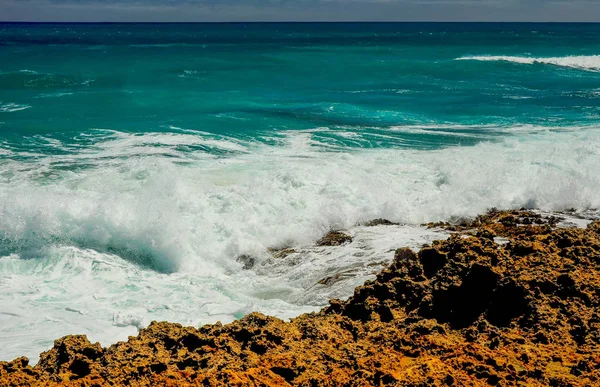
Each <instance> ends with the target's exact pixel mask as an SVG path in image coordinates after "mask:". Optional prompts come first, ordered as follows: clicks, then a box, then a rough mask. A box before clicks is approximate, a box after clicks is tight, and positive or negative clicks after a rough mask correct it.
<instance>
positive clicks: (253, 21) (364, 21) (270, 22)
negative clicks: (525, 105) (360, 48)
mask: <svg viewBox="0 0 600 387" xmlns="http://www.w3.org/2000/svg"><path fill="white" fill-rule="evenodd" d="M283 23H286V24H350V23H353V24H378V23H387V24H425V23H427V24H434V23H435V24H460V23H463V24H600V21H539V20H538V21H477V20H464V21H461V20H439V21H436V20H405V21H398V20H396V21H393V20H377V21H374V20H345V21H342V20H325V21H317V20H315V21H312V20H304V21H301V20H280V21H273V20H265V21H260V20H251V21H239V20H238V21H31V20H26V21H23V20H0V24H283Z"/></svg>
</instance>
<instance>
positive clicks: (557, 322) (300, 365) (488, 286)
mask: <svg viewBox="0 0 600 387" xmlns="http://www.w3.org/2000/svg"><path fill="white" fill-rule="evenodd" d="M558 222H559V219H557V218H555V217H553V216H549V215H545V214H540V213H538V212H531V211H491V212H489V213H488V214H485V215H482V216H479V217H477V218H476V219H474V220H470V221H463V222H459V224H447V223H437V224H430V227H441V228H444V229H446V230H447V231H450V232H452V235H451V236H450V238H449V239H448V240H441V241H436V242H434V243H433V244H432V245H431V246H426V247H424V248H423V249H421V250H420V251H419V252H418V253H416V254H415V253H414V252H413V251H411V250H410V249H407V248H400V249H399V250H397V251H396V252H395V254H394V259H393V261H392V263H391V265H390V266H389V268H387V269H385V270H383V271H382V272H381V273H380V274H379V275H378V276H377V279H376V280H374V281H367V282H366V283H365V284H364V285H363V286H360V287H358V288H356V290H355V292H354V296H353V297H351V298H350V299H349V300H348V301H339V300H332V301H331V302H330V305H329V306H328V307H326V308H324V309H323V310H322V311H320V312H318V313H310V314H304V315H301V316H299V317H297V318H294V319H292V320H291V321H290V322H284V321H283V320H280V319H277V318H274V317H267V316H265V315H262V314H258V313H252V314H250V315H248V316H246V317H244V318H243V319H241V320H239V321H235V322H233V323H231V324H227V325H221V324H214V325H206V326H203V327H201V328H198V329H196V328H193V327H183V326H181V325H179V324H173V323H168V322H160V323H159V322H153V323H152V324H151V325H150V326H149V327H148V328H146V329H142V330H141V331H140V333H139V335H138V336H136V337H130V338H129V340H128V341H127V342H120V343H117V344H115V345H112V346H110V347H108V348H102V347H101V346H100V344H98V343H96V344H91V343H90V342H89V341H88V340H87V338H86V337H85V336H67V337H64V338H62V339H59V340H56V341H55V345H54V348H52V349H51V350H49V351H47V352H45V353H43V354H42V355H41V357H40V361H39V363H38V364H37V365H36V366H35V367H31V366H29V365H28V361H27V359H25V358H18V359H16V360H14V361H12V362H0V385H2V386H4V385H6V386H30V385H49V386H51V385H70V386H93V385H108V384H110V385H131V386H150V385H173V386H175V385H177V386H186V385H214V386H218V385H239V386H244V385H267V386H269V385H272V386H285V385H302V386H340V385H341V386H344V385H346V386H355V385H401V386H422V385H427V386H443V385H457V386H461V385H473V386H475V385H552V386H586V385H589V386H591V385H594V384H596V383H600V356H599V355H598V353H600V333H599V332H600V315H599V310H600V309H599V308H600V221H595V222H592V223H590V224H589V225H587V227H585V228H581V227H580V228H561V227H557V223H558ZM380 223H381V222H380ZM381 224H383V225H385V223H381ZM580 226H581V225H580ZM340 238H341V239H340ZM326 239H327V238H324V239H322V240H321V242H322V243H324V242H323V241H326ZM330 240H333V241H334V242H335V243H337V242H339V241H340V240H341V242H339V243H344V238H343V237H340V235H337V236H335V238H333V239H331V238H330ZM399 247H400V246H399Z"/></svg>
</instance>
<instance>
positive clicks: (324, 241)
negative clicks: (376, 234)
mask: <svg viewBox="0 0 600 387" xmlns="http://www.w3.org/2000/svg"><path fill="white" fill-rule="evenodd" d="M351 242H352V237H351V236H350V235H348V234H345V233H343V232H341V231H332V232H330V233H328V234H327V235H325V236H324V237H323V238H321V239H319V240H318V241H317V246H342V245H345V244H348V243H351Z"/></svg>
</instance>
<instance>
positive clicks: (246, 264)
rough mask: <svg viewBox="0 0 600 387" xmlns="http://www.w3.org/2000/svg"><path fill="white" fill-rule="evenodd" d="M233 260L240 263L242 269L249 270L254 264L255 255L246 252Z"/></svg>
mask: <svg viewBox="0 0 600 387" xmlns="http://www.w3.org/2000/svg"><path fill="white" fill-rule="evenodd" d="M235 261H236V262H239V263H241V264H242V268H243V269H244V270H251V269H252V268H254V265H256V257H253V256H252V255H248V254H242V255H239V256H238V257H237V258H236V260H235Z"/></svg>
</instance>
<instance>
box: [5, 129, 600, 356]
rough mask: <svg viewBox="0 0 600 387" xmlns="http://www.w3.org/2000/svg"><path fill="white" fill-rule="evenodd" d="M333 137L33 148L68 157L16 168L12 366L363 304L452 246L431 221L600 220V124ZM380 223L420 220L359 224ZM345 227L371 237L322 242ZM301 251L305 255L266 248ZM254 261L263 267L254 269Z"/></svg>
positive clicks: (106, 135) (24, 160)
mask: <svg viewBox="0 0 600 387" xmlns="http://www.w3.org/2000/svg"><path fill="white" fill-rule="evenodd" d="M444 130H449V129H448V128H446V129H444ZM321 132H322V131H318V130H316V131H306V132H286V133H285V134H284V135H283V137H281V138H279V143H278V145H277V146H272V145H265V144H262V143H253V142H244V141H241V140H237V139H232V138H227V137H223V136H214V135H209V134H207V133H202V132H193V131H186V132H184V133H150V134H144V135H136V134H127V133H120V132H114V131H97V132H95V133H94V134H93V135H90V134H88V135H87V136H82V139H81V141H83V142H82V145H80V146H78V145H77V144H64V143H62V142H61V141H58V140H56V139H47V138H43V137H38V138H33V139H32V140H31V141H34V142H35V143H36V146H39V147H42V146H46V147H49V148H50V149H53V150H61V151H60V152H54V151H52V152H45V153H40V154H38V155H36V156H35V157H34V158H29V156H28V155H21V157H19V155H18V154H17V153H18V151H17V150H12V151H11V152H12V153H10V154H8V155H6V156H3V157H4V159H3V162H2V163H0V219H2V222H1V223H0V256H2V257H1V258H0V305H2V313H0V341H1V342H2V343H3V345H2V348H0V359H10V358H13V357H15V356H17V355H22V354H26V355H29V356H32V357H34V358H35V355H36V354H37V353H39V352H40V351H41V350H44V349H47V348H48V347H49V346H51V344H52V340H54V339H56V338H58V337H60V336H62V335H65V334H70V333H85V334H88V335H89V336H90V338H91V339H92V340H100V341H101V342H102V343H103V344H110V343H111V342H114V341H115V340H119V339H125V338H126V336H127V335H130V334H133V333H135V332H136V330H137V328H138V327H142V326H145V325H146V324H148V323H149V322H150V321H152V320H170V321H177V322H181V323H184V324H191V325H199V324H202V323H208V322H215V321H217V320H221V321H223V322H226V321H231V320H233V319H235V318H239V317H241V316H242V315H244V314H245V313H248V312H250V311H252V310H258V311H261V312H264V313H269V314H274V315H277V316H280V317H283V318H287V317H291V316H294V315H297V314H299V313H302V312H305V311H309V310H315V309H318V308H320V307H322V306H323V305H324V304H325V303H326V301H327V299H328V298H330V297H347V296H349V295H350V294H351V292H352V289H353V288H354V286H356V285H358V284H359V283H361V282H362V281H364V280H365V278H368V277H369V276H370V275H372V274H373V273H374V272H376V271H377V270H378V268H379V267H380V264H381V262H382V261H385V260H389V259H391V257H392V255H393V254H392V252H391V251H392V250H393V249H394V248H396V247H400V246H404V245H408V246H410V247H413V248H419V247H420V246H421V245H422V244H423V243H426V242H428V241H431V240H434V239H439V238H440V237H443V236H444V235H443V234H440V233H438V232H435V231H433V230H424V229H422V228H419V227H417V226H414V225H416V224H419V223H422V222H426V221H432V220H443V219H449V218H451V217H454V216H470V215H475V214H477V213H481V212H483V211H485V210H486V209H487V208H489V207H501V208H502V207H504V208H508V207H522V206H526V207H538V208H541V209H543V210H548V211H553V210H561V209H566V208H571V207H574V208H579V209H585V208H598V207H600V196H599V195H598V192H600V163H599V162H598V160H600V129H598V128H589V127H588V128H580V129H579V130H572V131H562V132H559V131H546V132H540V131H536V130H526V129H524V130H522V131H520V132H516V134H514V135H511V136H506V137H505V138H504V140H502V141H499V142H488V143H480V144H479V145H475V146H470V147H453V148H446V149H440V150H430V151H419V150H403V149H379V150H352V151H350V150H346V151H345V152H338V151H335V152H331V151H328V149H330V148H328V147H327V146H324V145H323V143H322V142H321V141H320V140H319V134H320V133H321ZM75 140H76V141H79V140H78V139H75ZM84 140H85V141H84ZM90 141H92V142H93V144H91V145H90ZM83 144H85V146H84V145H83ZM380 217H382V218H387V219H390V220H392V221H397V222H402V223H405V224H409V225H407V226H397V227H375V228H366V227H357V226H356V224H357V223H359V222H362V221H365V220H369V219H373V218H380ZM411 225H412V226H411ZM330 229H347V230H349V232H350V233H351V234H353V235H354V236H355V241H354V242H353V243H352V244H350V245H348V246H345V247H343V248H338V249H333V248H315V247H310V246H312V245H313V243H314V241H315V240H316V239H318V238H319V237H320V236H321V235H323V233H325V232H326V231H327V230H330ZM288 246H289V247H293V248H295V249H296V250H297V251H298V252H297V253H295V254H292V255H290V256H288V257H286V258H284V259H272V258H270V255H269V253H268V252H267V249H268V248H279V247H288ZM240 254H250V255H253V256H255V257H256V261H257V263H256V266H255V267H254V268H253V269H252V270H243V269H242V267H241V266H242V265H241V264H240V263H238V262H236V257H237V256H238V255H240ZM336 274H338V279H340V281H339V282H336V283H334V284H332V285H331V286H324V285H319V284H317V282H318V280H319V279H322V278H324V277H328V276H332V275H336Z"/></svg>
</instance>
